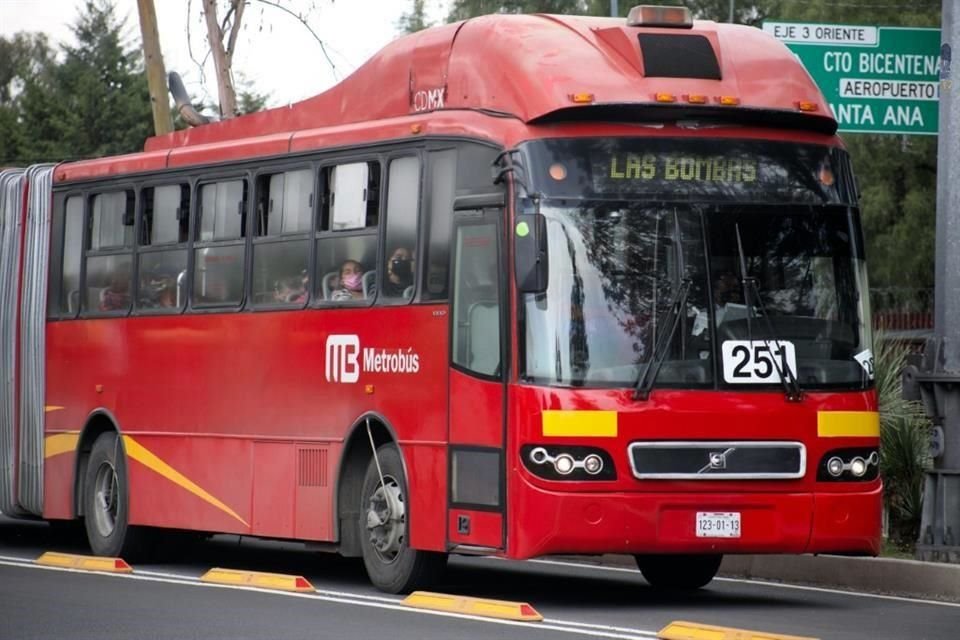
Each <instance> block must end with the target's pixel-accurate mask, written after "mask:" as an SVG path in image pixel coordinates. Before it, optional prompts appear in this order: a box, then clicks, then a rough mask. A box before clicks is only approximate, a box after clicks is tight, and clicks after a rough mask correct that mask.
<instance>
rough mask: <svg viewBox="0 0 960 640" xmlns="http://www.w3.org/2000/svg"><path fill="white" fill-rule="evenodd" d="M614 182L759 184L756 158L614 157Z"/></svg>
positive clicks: (644, 155) (611, 170) (612, 177)
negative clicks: (674, 181)
mask: <svg viewBox="0 0 960 640" xmlns="http://www.w3.org/2000/svg"><path fill="white" fill-rule="evenodd" d="M606 177H607V178H609V179H610V180H655V179H658V178H660V179H663V180H679V181H691V180H693V181H698V182H702V181H707V182H732V183H741V184H742V183H747V182H756V180H757V161H756V160H755V159H752V158H725V157H723V156H714V157H703V156H684V155H672V154H665V155H661V156H657V155H655V154H652V153H645V154H636V153H623V154H611V156H610V171H609V172H608V174H607V176H606Z"/></svg>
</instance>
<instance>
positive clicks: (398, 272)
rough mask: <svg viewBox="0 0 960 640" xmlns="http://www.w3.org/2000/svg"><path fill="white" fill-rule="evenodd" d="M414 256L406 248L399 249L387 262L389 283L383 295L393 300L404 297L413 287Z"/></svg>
mask: <svg viewBox="0 0 960 640" xmlns="http://www.w3.org/2000/svg"><path fill="white" fill-rule="evenodd" d="M413 264H414V263H413V255H412V254H411V253H410V249H407V248H406V247H397V248H396V249H394V250H393V253H392V254H390V259H389V260H387V281H386V282H385V283H384V285H383V294H384V295H386V296H388V297H391V298H399V297H401V296H403V295H404V292H406V290H407V288H408V287H410V286H412V285H413Z"/></svg>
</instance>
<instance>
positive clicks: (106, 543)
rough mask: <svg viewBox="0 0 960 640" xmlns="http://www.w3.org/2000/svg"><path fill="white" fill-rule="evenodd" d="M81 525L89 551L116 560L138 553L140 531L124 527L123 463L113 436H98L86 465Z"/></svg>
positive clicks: (126, 502) (126, 501)
mask: <svg viewBox="0 0 960 640" xmlns="http://www.w3.org/2000/svg"><path fill="white" fill-rule="evenodd" d="M83 488H84V495H83V502H84V505H83V506H84V509H83V512H84V525H85V527H86V529H87V540H88V541H89V543H90V549H91V550H92V551H93V553H94V554H96V555H98V556H108V557H119V556H124V555H126V556H130V555H132V554H136V553H137V552H138V551H139V550H140V534H141V532H140V531H137V530H135V529H133V528H131V527H130V526H128V522H127V521H128V514H129V504H130V497H129V487H128V485H127V463H126V459H125V457H124V455H123V450H122V449H121V447H120V439H119V438H118V437H117V434H116V433H112V432H108V433H103V434H100V437H98V438H97V440H96V442H94V443H93V449H92V450H91V451H90V458H89V460H88V461H87V469H86V476H85V478H84V483H83Z"/></svg>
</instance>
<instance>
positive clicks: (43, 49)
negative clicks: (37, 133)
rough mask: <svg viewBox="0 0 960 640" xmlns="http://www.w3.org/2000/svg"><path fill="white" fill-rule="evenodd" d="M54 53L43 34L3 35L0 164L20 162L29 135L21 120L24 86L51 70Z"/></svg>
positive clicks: (0, 64) (24, 152)
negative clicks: (7, 37)
mask: <svg viewBox="0 0 960 640" xmlns="http://www.w3.org/2000/svg"><path fill="white" fill-rule="evenodd" d="M53 64H54V53H53V50H52V49H51V48H50V46H49V44H48V42H47V38H46V36H45V35H44V34H31V33H17V34H14V35H13V36H12V37H11V38H10V39H6V38H0V166H3V165H8V164H19V163H20V162H19V159H20V158H23V157H25V155H26V147H27V144H28V137H27V136H26V135H25V132H24V130H23V127H22V126H21V124H20V105H21V102H22V97H23V89H24V87H25V86H26V84H27V83H28V82H30V81H31V79H32V78H34V77H35V76H38V75H40V74H44V73H49V70H50V67H51V66H52V65H53Z"/></svg>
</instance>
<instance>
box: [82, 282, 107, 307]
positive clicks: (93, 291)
mask: <svg viewBox="0 0 960 640" xmlns="http://www.w3.org/2000/svg"><path fill="white" fill-rule="evenodd" d="M106 290H107V288H106V287H87V307H86V308H87V311H99V310H100V304H101V303H102V302H103V294H104V292H105V291H106Z"/></svg>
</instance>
